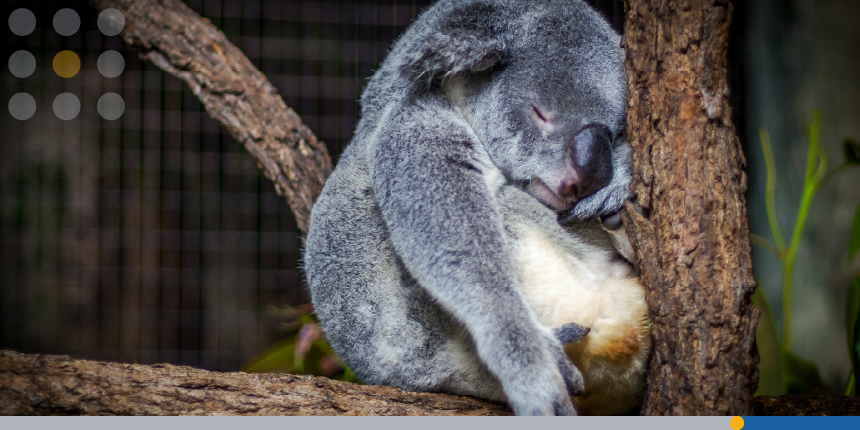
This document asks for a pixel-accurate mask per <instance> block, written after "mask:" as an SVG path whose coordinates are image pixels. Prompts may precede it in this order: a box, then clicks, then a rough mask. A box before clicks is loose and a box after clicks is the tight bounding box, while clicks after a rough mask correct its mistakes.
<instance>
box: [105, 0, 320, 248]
mask: <svg viewBox="0 0 860 430" xmlns="http://www.w3.org/2000/svg"><path fill="white" fill-rule="evenodd" d="M90 3H91V4H92V5H93V7H95V8H96V9H98V10H99V11H101V10H104V9H106V8H114V9H117V10H119V11H120V12H122V14H123V16H124V17H125V29H124V30H123V32H122V33H121V35H122V38H123V40H125V41H126V43H128V44H129V45H132V46H134V47H135V48H137V49H139V50H140V53H141V54H140V55H141V58H144V59H147V60H149V61H152V62H153V63H154V64H155V65H156V66H158V67H159V68H161V69H162V70H164V71H165V72H167V73H170V74H171V75H173V76H176V77H177V78H179V79H181V80H182V81H184V82H185V83H186V84H188V86H190V87H191V89H192V91H194V95H196V96H197V98H199V99H200V101H201V102H202V103H203V106H204V107H205V108H206V112H207V113H209V116H211V117H212V118H213V119H215V120H216V121H218V122H219V123H220V124H221V126H223V127H224V128H225V129H227V131H229V132H230V134H231V135H233V137H234V138H235V139H236V140H237V141H239V142H240V143H241V144H242V145H243V146H245V149H247V150H248V152H250V153H251V155H252V156H253V157H254V158H255V159H256V160H257V164H258V165H259V167H260V169H262V170H263V173H264V174H265V175H266V177H267V178H269V179H270V180H271V181H272V182H274V184H275V190H276V191H277V192H278V194H280V195H282V196H284V197H286V199H287V203H289V205H290V208H291V209H292V210H293V213H294V214H295V217H296V222H297V223H298V227H299V230H301V231H302V232H307V229H308V225H309V223H310V215H311V206H313V203H314V201H316V198H317V197H318V196H319V194H320V192H321V191H322V187H323V184H324V183H325V180H326V179H327V178H328V175H329V174H330V173H331V170H332V163H331V157H329V154H328V150H326V147H325V145H324V144H323V143H322V142H320V141H318V140H317V138H316V136H314V134H313V132H311V130H310V129H309V128H308V127H307V126H306V125H305V124H304V123H303V122H302V120H301V118H299V116H298V115H296V113H295V112H294V111H293V110H292V109H290V108H289V107H287V104H286V103H284V99H283V98H281V96H280V95H279V94H278V90H277V89H276V88H275V87H274V86H273V85H272V83H271V82H269V80H268V79H267V78H266V77H265V76H264V75H263V74H262V73H261V72H260V71H259V70H257V68H256V67H254V64H253V63H251V61H250V60H248V57H246V56H245V54H243V53H242V51H240V50H239V48H237V47H236V45H233V44H232V43H230V41H229V40H227V37H226V36H224V33H222V32H221V31H219V30H218V29H217V28H215V26H213V25H212V23H210V22H209V20H207V19H204V18H202V17H200V15H198V14H197V13H196V12H194V11H193V10H191V9H190V8H189V7H188V6H186V5H185V3H182V2H181V1H179V0H160V1H156V0H90Z"/></svg>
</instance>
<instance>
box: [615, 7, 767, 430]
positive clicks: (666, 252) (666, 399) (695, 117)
mask: <svg viewBox="0 0 860 430" xmlns="http://www.w3.org/2000/svg"><path fill="white" fill-rule="evenodd" d="M626 3H627V4H626V11H627V12H626V13H627V16H626V27H625V34H624V45H625V47H626V53H627V60H626V65H627V83H628V112H627V125H628V138H629V142H630V148H631V150H632V158H633V184H632V188H633V191H634V192H635V193H636V196H637V198H638V201H639V205H640V206H641V208H642V212H641V213H640V212H637V211H636V210H634V209H635V208H634V205H633V204H632V203H628V204H627V207H626V210H625V212H624V215H623V218H624V222H625V226H626V227H627V230H628V232H629V233H630V238H631V242H632V243H633V245H634V248H635V250H636V254H637V256H638V258H639V262H640V270H641V275H642V281H643V283H644V285H645V287H646V289H647V291H648V293H647V296H648V297H647V299H648V306H649V308H650V311H651V318H652V321H653V323H652V338H653V340H654V353H653V355H652V358H651V361H650V364H649V371H648V372H649V376H648V388H647V392H646V398H645V404H644V407H643V409H642V412H643V414H647V415H744V414H749V413H751V412H752V409H751V408H752V401H753V393H754V392H755V388H756V384H757V380H758V372H757V370H756V364H757V363H758V353H757V351H756V348H755V331H756V323H757V321H758V315H759V312H758V310H757V309H756V308H755V307H754V306H753V305H752V303H751V302H750V295H751V294H752V292H753V289H754V288H755V281H754V279H753V276H752V263H751V260H750V242H749V226H748V224H747V211H746V203H745V201H744V192H745V191H746V189H747V183H746V182H747V178H746V175H745V174H744V167H745V165H746V161H745V159H744V155H743V153H742V152H741V146H740V143H739V141H738V138H737V136H736V134H735V128H734V125H733V124H732V121H731V108H730V107H729V99H728V94H729V90H728V85H727V81H726V50H727V47H728V33H729V25H730V23H731V17H732V5H731V3H729V2H728V1H726V0H627V2H626Z"/></svg>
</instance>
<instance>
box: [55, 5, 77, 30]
mask: <svg viewBox="0 0 860 430" xmlns="http://www.w3.org/2000/svg"><path fill="white" fill-rule="evenodd" d="M79 28H81V17H80V16H79V15H78V13H77V12H75V11H74V10H72V9H69V8H66V9H60V10H59V11H57V13H56V14H54V30H56V31H57V33H60V35H61V36H71V35H73V34H75V33H77V32H78V29H79Z"/></svg>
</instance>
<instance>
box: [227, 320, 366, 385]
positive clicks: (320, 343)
mask: <svg viewBox="0 0 860 430" xmlns="http://www.w3.org/2000/svg"><path fill="white" fill-rule="evenodd" d="M270 313H271V314H272V315H274V316H275V317H277V318H280V319H283V320H284V322H283V323H281V329H282V330H283V331H285V332H287V333H288V334H289V335H288V337H287V338H286V339H285V340H284V341H282V342H279V343H278V344H276V345H274V346H272V347H270V348H268V349H266V350H265V351H263V352H262V353H260V354H258V355H257V356H256V357H254V358H253V359H251V360H250V361H248V363H246V364H245V365H244V366H242V370H244V371H245V372H250V373H262V372H283V373H298V374H306V375H317V376H326V377H329V378H332V379H339V380H343V381H349V382H359V381H358V378H357V377H356V376H355V374H354V373H352V370H350V369H349V368H348V367H347V366H346V365H345V364H343V362H342V361H341V360H340V359H339V358H338V357H337V355H336V354H335V353H334V351H333V350H332V348H331V346H330V345H329V344H328V342H327V341H326V340H325V336H324V335H323V332H322V328H320V325H319V322H318V321H317V320H316V317H315V316H314V314H313V307H312V306H311V304H310V303H308V304H304V305H301V306H296V307H291V306H287V307H284V308H277V307H272V308H271V309H270Z"/></svg>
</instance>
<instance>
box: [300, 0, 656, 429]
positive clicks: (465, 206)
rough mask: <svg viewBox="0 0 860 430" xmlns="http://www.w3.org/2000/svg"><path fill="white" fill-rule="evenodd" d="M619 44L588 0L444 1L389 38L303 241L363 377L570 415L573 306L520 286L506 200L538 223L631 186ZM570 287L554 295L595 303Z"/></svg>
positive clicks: (317, 290)
mask: <svg viewBox="0 0 860 430" xmlns="http://www.w3.org/2000/svg"><path fill="white" fill-rule="evenodd" d="M619 44H620V37H619V36H618V35H617V34H616V33H615V32H614V31H613V30H612V29H611V28H610V26H609V25H608V24H607V23H606V22H605V21H604V19H603V18H602V17H601V16H600V15H599V14H598V13H597V12H595V11H594V10H592V9H591V8H590V7H589V6H587V5H586V4H585V3H583V2H581V1H579V0H530V1H520V0H442V1H440V2H438V3H437V4H435V5H434V6H433V7H431V8H429V9H428V10H427V11H426V12H424V13H423V14H422V15H421V16H420V17H419V18H418V19H417V20H416V21H415V22H414V23H413V24H412V25H411V26H410V28H409V29H408V30H407V31H406V32H405V33H404V34H403V36H402V37H401V38H400V39H399V40H398V41H397V42H396V43H395V44H394V46H393V48H392V50H391V53H390V54H389V56H388V58H387V59H386V60H385V62H384V63H383V64H382V65H381V66H380V68H379V70H378V71H377V72H376V74H375V75H374V76H373V78H372V79H371V80H370V82H369V84H368V86H367V88H366V89H365V91H364V94H363V95H362V98H361V106H362V118H361V120H360V121H359V123H358V126H357V129H356V132H355V137H354V139H353V141H352V142H351V143H350V145H349V146H348V147H347V148H346V149H345V151H344V153H343V154H342V156H341V159H340V161H339V164H338V166H337V168H336V169H335V171H334V172H333V173H332V175H331V177H330V178H329V179H328V181H327V182H326V185H325V187H324V189H323V191H322V194H321V195H320V197H319V200H318V201H317V203H316V204H315V206H314V208H313V212H312V215H311V225H310V230H309V232H308V236H307V239H306V248H305V268H306V272H307V275H308V285H309V288H310V292H311V298H312V301H313V303H314V306H315V309H316V312H317V315H318V317H319V319H320V322H321V324H322V327H323V329H324V330H325V332H326V336H327V338H328V340H329V341H330V342H331V344H332V346H333V347H334V349H335V351H337V353H338V354H339V355H340V356H341V358H343V360H344V361H345V362H346V363H347V364H348V365H349V366H350V367H351V368H352V369H353V370H354V371H355V372H356V374H357V375H358V376H359V377H360V378H361V379H362V380H364V381H365V382H367V383H372V384H386V385H395V386H400V387H403V388H405V389H410V390H417V391H443V392H451V393H457V394H466V395H474V396H478V397H483V398H488V399H496V400H504V401H507V402H508V403H509V404H510V405H511V407H512V408H513V409H514V412H515V413H517V414H518V415H554V414H555V415H569V414H574V413H575V409H574V407H573V403H572V401H571V397H570V395H571V394H574V395H577V394H582V393H583V389H584V388H585V389H587V390H590V389H591V388H592V387H590V386H586V387H583V375H582V374H581V373H580V369H578V368H577V367H576V366H574V365H573V364H572V363H571V362H570V360H569V359H568V357H567V355H566V354H565V350H564V349H563V347H562V343H561V342H560V341H559V338H562V340H565V339H564V338H569V339H567V340H568V341H573V340H576V339H579V337H581V335H582V333H579V334H576V333H575V335H574V336H567V334H566V329H565V328H564V327H553V328H558V329H559V330H560V331H558V330H557V331H556V332H555V333H554V332H553V330H551V329H550V328H549V326H552V325H553V324H555V322H556V320H558V321H559V322H564V321H563V320H564V318H561V317H560V318H559V319H556V318H555V317H553V318H550V319H544V316H542V315H543V312H544V311H543V310H541V303H542V301H541V300H543V299H540V298H538V299H535V300H532V299H531V298H530V295H529V293H528V291H526V290H524V289H523V285H522V283H523V282H525V281H527V279H529V278H528V276H527V275H524V273H526V272H524V271H522V270H520V269H524V267H523V265H524V264H525V265H528V264H531V262H530V261H528V260H521V259H519V258H520V257H519V255H520V254H518V252H519V251H518V250H517V246H518V245H517V239H516V237H518V236H516V235H515V234H513V235H512V232H515V231H516V223H512V222H506V221H505V217H506V215H505V213H506V211H505V209H504V208H505V207H506V206H505V205H504V202H506V201H508V200H506V198H505V195H507V194H508V193H509V192H510V193H513V192H514V191H516V192H519V193H520V195H519V197H518V199H520V200H522V199H525V200H526V201H528V202H529V204H530V205H531V206H529V207H533V206H534V205H535V204H537V205H538V206H539V207H541V208H543V211H544V212H543V213H544V215H542V217H543V218H541V219H543V220H546V219H547V218H546V216H550V217H551V216H554V215H556V214H564V215H565V216H567V217H569V218H573V219H576V220H583V221H582V222H586V221H585V220H588V219H592V218H594V217H597V216H600V215H604V214H608V213H613V212H615V211H617V210H618V209H619V207H620V206H621V205H622V204H623V202H624V201H625V200H626V199H627V197H628V195H629V191H628V183H629V180H630V171H629V163H630V160H629V150H628V148H627V145H626V143H625V142H624V141H623V138H622V135H623V127H624V107H625V82H624V67H623V59H624V54H623V51H622V49H621V48H620V47H619ZM546 214H549V215H546ZM545 224H546V223H545V222H543V221H541V222H540V223H537V222H535V224H534V226H537V227H536V228H537V229H538V230H539V229H540V228H541V226H544V225H545ZM556 224H557V223H556ZM553 228H555V229H556V230H555V231H556V232H555V233H547V234H548V235H550V237H552V235H557V233H558V231H559V229H560V228H561V227H558V225H556V227H553ZM568 233H569V232H568ZM576 234H577V233H573V234H570V233H569V234H568V238H572V239H570V240H572V241H574V242H577V243H582V244H585V243H587V240H585V239H583V238H581V237H580V238H577V236H576ZM551 241H552V240H551ZM523 243H529V242H528V241H525V242H523ZM563 243H564V241H563V240H562V241H561V242H556V245H558V246H561V247H562V248H563V247H564V245H563ZM559 244H560V245H559ZM604 245H605V244H604ZM604 245H598V246H596V247H595V249H598V248H600V249H604V253H606V252H610V251H607V250H606V249H608V248H605V247H604ZM585 248H586V247H583V249H585ZM571 252H573V251H571ZM585 254H587V253H585ZM585 254H583V253H579V254H577V252H573V254H571V255H573V257H571V258H573V259H577V261H579V263H581V264H580V269H583V270H586V271H591V272H593V273H601V274H607V273H614V270H615V269H613V267H614V266H613V264H614V263H612V261H611V260H605V259H603V260H601V258H602V257H601V258H589V257H588V256H587V255H585ZM536 255H537V254H536ZM610 263H612V264H610ZM592 264H596V265H598V266H600V265H603V266H605V267H603V266H601V267H591V266H590V265H592ZM518 265H519V266H518ZM525 269H528V268H527V267H526V268H525ZM576 270H579V269H576ZM583 273H584V272H583ZM524 276H525V278H524ZM577 276H579V275H577ZM613 276H615V275H613ZM563 277H564V275H563V274H561V276H560V277H557V278H547V279H558V280H562V279H563ZM580 277H581V278H582V279H584V280H585V281H586V282H591V280H590V278H589V277H587V276H580ZM616 277H617V276H616ZM621 277H622V278H623V277H624V276H621ZM595 282H598V281H595ZM598 284H599V282H598V283H595V286H596V285H598ZM536 287H537V288H544V287H546V288H555V286H553V285H536ZM556 291H559V289H558V288H556ZM567 291H570V290H567ZM576 291H578V292H576ZM576 291H575V292H572V293H571V294H570V295H569V296H565V297H563V298H564V300H560V299H561V298H560V297H558V298H557V299H559V300H555V301H553V300H550V303H549V304H550V305H552V304H553V303H555V302H558V303H566V304H565V305H564V306H568V305H570V306H573V307H575V308H577V309H580V310H582V309H584V308H583V307H585V308H588V307H589V306H591V305H590V303H593V301H592V299H590V298H586V297H584V296H583V297H580V296H579V294H581V293H582V291H581V289H580V290H576ZM563 295H564V294H563ZM530 300H531V302H529V301H530ZM586 310H587V309H586ZM634 313H635V312H634ZM636 315H638V314H636ZM633 319H636V318H633ZM571 321H572V322H577V321H575V320H571ZM584 324H585V326H586V327H587V326H588V325H589V324H590V323H589V322H588V321H584ZM566 327H576V326H575V325H573V326H571V325H568V326H566ZM573 332H576V330H573ZM589 336H592V334H587V335H585V338H583V339H582V340H581V341H580V342H578V343H574V344H573V345H572V348H573V349H576V348H577V347H585V344H586V343H587V342H588V339H589ZM592 337H593V336H592ZM646 337H647V336H646ZM639 343H640V346H642V347H645V346H646V345H644V344H643V343H642V341H641V340H640V341H639ZM646 349H647V348H646ZM569 352H571V353H573V352H575V351H573V350H571V351H569ZM634 355H635V354H634ZM586 365H587V364H580V366H586ZM590 382H591V381H590V380H589V379H588V376H587V375H586V384H588V385H590Z"/></svg>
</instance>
